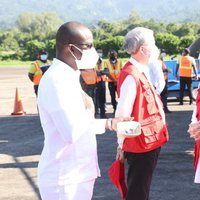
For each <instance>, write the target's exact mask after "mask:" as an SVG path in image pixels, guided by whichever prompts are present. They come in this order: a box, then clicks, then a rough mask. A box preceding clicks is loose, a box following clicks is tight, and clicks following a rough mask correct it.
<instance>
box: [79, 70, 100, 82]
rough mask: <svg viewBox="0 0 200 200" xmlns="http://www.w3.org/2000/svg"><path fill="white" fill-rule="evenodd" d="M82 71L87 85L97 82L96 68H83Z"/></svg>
mask: <svg viewBox="0 0 200 200" xmlns="http://www.w3.org/2000/svg"><path fill="white" fill-rule="evenodd" d="M80 72H81V77H82V78H83V81H84V83H85V84H86V85H94V84H96V83H97V73H96V70H95V69H81V70H80Z"/></svg>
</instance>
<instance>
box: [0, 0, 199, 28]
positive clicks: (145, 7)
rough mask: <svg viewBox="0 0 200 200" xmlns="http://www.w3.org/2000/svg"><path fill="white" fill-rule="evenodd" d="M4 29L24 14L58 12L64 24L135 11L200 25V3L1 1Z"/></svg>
mask: <svg viewBox="0 0 200 200" xmlns="http://www.w3.org/2000/svg"><path fill="white" fill-rule="evenodd" d="M0 5H1V6H0V28H1V29H2V28H7V27H12V26H13V25H14V24H15V21H16V19H17V18H18V16H19V15H20V14H21V13H23V12H47V11H48V12H55V13H57V15H58V16H59V17H60V18H61V19H63V21H69V20H78V21H80V22H83V23H86V24H87V25H95V24H96V23H97V22H98V21H100V20H106V21H116V20H123V19H127V18H128V16H129V15H130V13H131V12H132V11H133V10H134V11H137V12H138V14H139V15H140V16H142V17H143V18H145V19H150V18H152V19H154V20H159V21H163V22H178V21H179V22H180V21H181V22H189V21H193V22H200V14H199V13H200V12H199V8H200V0H192V1H188V0H159V1H158V0H40V1H38V0H0Z"/></svg>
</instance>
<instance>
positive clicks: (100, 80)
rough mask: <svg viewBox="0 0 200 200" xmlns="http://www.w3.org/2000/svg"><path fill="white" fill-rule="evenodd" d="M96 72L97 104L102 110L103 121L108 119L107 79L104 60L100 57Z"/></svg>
mask: <svg viewBox="0 0 200 200" xmlns="http://www.w3.org/2000/svg"><path fill="white" fill-rule="evenodd" d="M96 72H97V90H96V102H97V107H98V108H99V110H100V118H101V119H102V118H107V117H106V115H105V112H106V110H105V103H106V80H107V77H106V75H105V73H104V69H103V66H102V59H101V58H100V57H99V60H98V62H97V66H96Z"/></svg>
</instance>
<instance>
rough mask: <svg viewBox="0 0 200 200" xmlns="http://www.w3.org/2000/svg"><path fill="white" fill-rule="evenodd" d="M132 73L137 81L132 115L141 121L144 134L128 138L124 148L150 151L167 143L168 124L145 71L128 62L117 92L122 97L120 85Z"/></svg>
mask: <svg viewBox="0 0 200 200" xmlns="http://www.w3.org/2000/svg"><path fill="white" fill-rule="evenodd" d="M128 75H131V76H133V78H134V79H135V81H136V88H137V95H136V99H135V102H134V105H133V108H132V113H131V116H132V117H134V120H135V121H138V122H140V124H141V129H142V134H141V135H140V136H137V137H134V138H126V139H125V140H124V143H123V150H124V151H126V152H135V153H141V152H148V151H151V150H153V149H156V148H158V147H160V146H161V145H163V144H165V143H166V142H167V141H168V139H169V137H168V131H167V127H166V125H165V124H164V123H163V120H162V117H161V114H160V112H159V108H158V105H157V103H156V100H155V95H157V94H156V92H155V90H154V89H153V87H152V86H151V85H150V84H149V82H148V80H147V78H146V77H145V75H144V74H143V73H140V72H139V71H138V70H137V68H136V67H134V66H133V65H132V64H131V63H130V62H128V63H127V64H126V65H125V66H124V68H123V69H122V71H121V73H120V76H119V80H118V88H117V92H118V95H119V97H120V87H121V85H122V83H123V81H124V80H125V78H126V77H127V76H128Z"/></svg>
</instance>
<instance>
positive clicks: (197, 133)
mask: <svg viewBox="0 0 200 200" xmlns="http://www.w3.org/2000/svg"><path fill="white" fill-rule="evenodd" d="M196 96H197V97H196V107H195V109H194V111H193V115H192V123H191V124H190V125H189V129H188V132H189V134H190V137H192V138H194V139H195V141H196V143H195V152H194V154H195V157H194V168H195V171H196V173H195V179H194V182H195V183H200V162H199V156H200V88H198V90H197V95H196Z"/></svg>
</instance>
